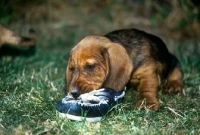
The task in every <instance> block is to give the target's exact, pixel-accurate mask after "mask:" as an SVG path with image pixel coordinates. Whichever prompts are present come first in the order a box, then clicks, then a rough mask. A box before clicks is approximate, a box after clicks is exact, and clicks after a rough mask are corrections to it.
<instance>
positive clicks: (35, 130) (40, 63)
mask: <svg viewBox="0 0 200 135" xmlns="http://www.w3.org/2000/svg"><path fill="white" fill-rule="evenodd" d="M66 35H67V37H68V38H67V39H62V40H61V39H55V38H54V39H53V38H52V39H50V40H49V41H48V42H47V43H44V42H42V39H39V40H38V46H37V50H36V53H35V54H34V55H31V56H23V55H17V56H10V55H4V56H1V57H0V106H1V111H0V134H17V135H18V134H66V135H67V134H70V135H71V134H136V135H137V134H138V135H139V134H144V135H146V134H166V135H169V134H199V133H200V98H199V97H200V66H199V65H200V59H199V54H198V51H197V49H196V48H195V46H196V47H198V46H200V42H198V41H195V42H194V41H188V42H187V43H184V44H180V43H178V42H175V43H174V46H176V49H175V54H176V55H177V56H178V57H179V59H180V62H181V64H182V67H183V71H184V73H185V78H184V80H185V84H186V86H185V91H186V93H185V95H183V94H178V95H170V96H165V95H162V94H160V102H161V108H160V110H159V111H158V112H149V111H145V110H139V109H134V108H133V106H132V104H133V103H134V102H135V101H136V99H137V92H135V91H131V90H129V91H127V93H126V98H125V100H124V103H123V104H121V105H118V106H116V107H115V108H113V110H112V111H111V112H110V113H109V115H108V116H107V117H106V119H105V120H103V121H101V122H97V123H88V122H85V121H82V122H77V121H71V120H68V119H61V118H59V117H58V115H57V114H56V110H55V105H56V102H57V101H58V100H59V99H61V98H62V97H63V96H64V90H63V88H64V78H65V67H66V64H67V56H68V53H69V51H70V49H71V48H72V45H73V44H75V43H76V40H77V37H75V36H74V35H76V33H74V34H71V33H66ZM79 35H80V34H79ZM188 46H190V47H188Z"/></svg>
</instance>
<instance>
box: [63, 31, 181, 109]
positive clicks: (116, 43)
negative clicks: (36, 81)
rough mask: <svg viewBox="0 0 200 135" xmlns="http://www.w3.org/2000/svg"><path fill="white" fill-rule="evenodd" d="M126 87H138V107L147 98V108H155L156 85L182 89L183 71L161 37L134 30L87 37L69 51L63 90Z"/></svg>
mask: <svg viewBox="0 0 200 135" xmlns="http://www.w3.org/2000/svg"><path fill="white" fill-rule="evenodd" d="M164 82H166V83H164ZM125 86H128V87H134V86H137V87H138V92H139V98H138V101H137V103H136V105H137V106H139V105H141V103H142V102H143V101H144V100H146V104H147V107H148V108H149V109H151V110H154V111H157V110H158V109H159V107H160V103H159V98H158V90H159V88H161V87H162V88H163V89H162V90H163V93H178V92H182V91H183V88H184V83H183V73H182V70H181V67H180V64H179V62H178V60H177V58H176V57H175V56H174V55H172V54H170V53H169V52H168V49H167V48H166V45H165V43H164V42H163V41H162V40H161V39H160V38H158V37H156V36H154V35H151V34H148V33H145V32H143V31H140V30H137V29H124V30H117V31H113V32H111V33H108V34H106V35H105V36H96V35H91V36H87V37H86V38H84V39H83V40H81V41H80V42H79V43H78V44H77V45H76V46H75V47H74V48H73V49H72V50H71V53H70V57H69V60H68V65H67V69H66V92H69V93H70V94H71V95H72V96H73V97H74V98H77V97H78V96H79V95H80V94H83V93H86V92H90V91H92V90H95V89H99V88H111V89H114V90H115V91H120V90H122V89H123V88H124V87H125Z"/></svg>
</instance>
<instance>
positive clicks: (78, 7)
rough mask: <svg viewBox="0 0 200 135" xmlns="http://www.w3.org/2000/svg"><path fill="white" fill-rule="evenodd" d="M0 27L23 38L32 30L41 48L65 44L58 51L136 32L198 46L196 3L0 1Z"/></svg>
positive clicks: (174, 0)
mask: <svg viewBox="0 0 200 135" xmlns="http://www.w3.org/2000/svg"><path fill="white" fill-rule="evenodd" d="M0 24H2V25H3V26H5V27H7V28H9V29H11V30H14V31H15V32H16V33H19V34H21V35H27V33H28V30H29V29H30V28H33V29H35V30H36V32H37V38H38V42H39V43H40V44H41V45H43V44H44V43H48V42H50V41H51V42H55V45H58V44H59V40H65V42H62V43H61V44H62V46H66V45H69V44H70V45H71V46H72V45H75V44H76V43H77V42H78V41H80V40H81V39H82V38H83V37H85V36H87V35H90V34H97V35H104V34H106V33H108V32H110V31H113V30H116V29H123V28H137V29H141V30H144V31H146V32H150V33H152V34H154V35H157V36H159V37H161V38H162V39H163V40H164V41H165V42H166V43H167V44H168V46H169V47H170V42H173V41H178V42H185V41H188V40H198V38H199V35H200V1H199V0H152V1H151V0H34V1H33V0H1V1H0ZM52 39H57V40H56V41H54V40H53V41H52ZM61 44H60V45H61ZM170 48H171V49H170V50H171V51H173V47H170Z"/></svg>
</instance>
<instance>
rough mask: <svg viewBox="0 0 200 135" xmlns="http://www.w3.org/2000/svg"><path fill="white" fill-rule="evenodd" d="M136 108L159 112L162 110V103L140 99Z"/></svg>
mask: <svg viewBox="0 0 200 135" xmlns="http://www.w3.org/2000/svg"><path fill="white" fill-rule="evenodd" d="M135 106H136V107H138V108H141V109H150V110H152V111H158V110H159V108H160V103H159V101H158V100H150V101H148V100H146V99H139V100H138V101H137V103H136V104H135Z"/></svg>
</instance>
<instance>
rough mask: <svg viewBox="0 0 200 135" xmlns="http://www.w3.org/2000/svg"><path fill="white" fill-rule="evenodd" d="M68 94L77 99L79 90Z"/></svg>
mask: <svg viewBox="0 0 200 135" xmlns="http://www.w3.org/2000/svg"><path fill="white" fill-rule="evenodd" d="M70 94H71V95H72V96H73V97H74V98H77V97H79V96H80V90H79V89H74V90H72V91H71V92H70Z"/></svg>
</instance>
